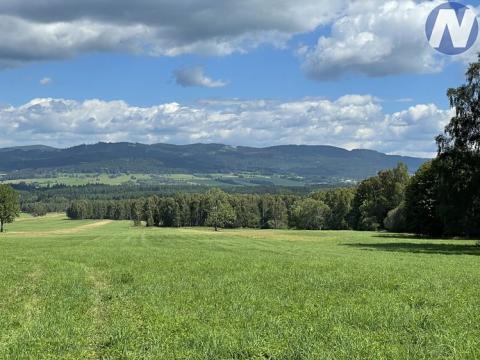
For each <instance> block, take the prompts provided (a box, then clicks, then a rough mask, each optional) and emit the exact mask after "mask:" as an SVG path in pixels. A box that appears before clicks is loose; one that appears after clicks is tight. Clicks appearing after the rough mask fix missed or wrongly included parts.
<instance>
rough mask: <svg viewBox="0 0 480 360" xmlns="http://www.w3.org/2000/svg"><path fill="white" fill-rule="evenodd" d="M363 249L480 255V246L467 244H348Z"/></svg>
mask: <svg viewBox="0 0 480 360" xmlns="http://www.w3.org/2000/svg"><path fill="white" fill-rule="evenodd" d="M345 246H350V247H354V248H358V249H362V250H377V251H391V252H402V253H407V252H408V253H416V254H441V255H475V256H480V246H477V245H465V244H459V245H455V244H438V243H437V244H434V243H424V244H420V243H379V244H346V245H345Z"/></svg>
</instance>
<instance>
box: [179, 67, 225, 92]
mask: <svg viewBox="0 0 480 360" xmlns="http://www.w3.org/2000/svg"><path fill="white" fill-rule="evenodd" d="M174 76H175V81H176V83H177V84H178V85H180V86H183V87H190V86H201V87H207V88H220V87H224V86H226V85H227V84H228V82H226V81H223V80H213V79H212V78H209V77H208V76H207V75H205V73H204V70H203V68H202V67H200V66H197V67H193V68H185V69H178V70H175V71H174Z"/></svg>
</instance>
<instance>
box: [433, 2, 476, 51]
mask: <svg viewBox="0 0 480 360" xmlns="http://www.w3.org/2000/svg"><path fill="white" fill-rule="evenodd" d="M425 29H426V33H427V39H428V42H429V43H430V45H431V46H432V47H433V48H434V49H435V50H437V51H439V52H441V53H443V54H447V55H458V54H461V53H464V52H465V51H467V50H468V49H470V48H471V47H472V46H473V45H474V44H475V41H476V40H477V37H478V21H477V16H476V14H475V12H474V11H473V10H472V9H471V8H469V7H468V6H465V5H463V4H460V3H456V2H448V3H445V4H442V5H440V6H437V7H436V8H435V9H433V11H432V12H431V13H430V15H429V16H428V19H427V24H426V28H425Z"/></svg>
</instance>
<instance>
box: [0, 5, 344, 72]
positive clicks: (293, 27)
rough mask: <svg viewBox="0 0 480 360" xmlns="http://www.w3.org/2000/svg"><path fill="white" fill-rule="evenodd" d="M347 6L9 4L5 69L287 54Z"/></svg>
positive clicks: (3, 40) (2, 50)
mask: <svg viewBox="0 0 480 360" xmlns="http://www.w3.org/2000/svg"><path fill="white" fill-rule="evenodd" d="M344 1H346V0H342V1H336V2H331V1H326V0H325V1H318V0H298V1H295V2H292V1H290V0H244V1H217V0H203V1H190V0H187V1H178V0H164V1H151V0H138V1H135V2H132V1H130V0H128V1H127V0H105V1H93V0H85V1H65V0H42V1H35V0H3V1H0V66H2V67H9V66H18V65H21V64H24V63H26V62H29V61H37V60H50V59H64V58H70V57H72V56H75V55H77V54H81V53H85V52H92V51H97V52H98V51H124V52H125V51H126V52H143V53H148V54H151V55H164V56H175V55H179V54H186V53H200V54H213V55H226V54H231V53H233V52H245V51H248V50H250V49H252V48H255V47H256V46H258V45H260V44H264V43H267V44H272V45H274V46H278V47H283V46H285V44H286V41H287V40H289V39H290V38H291V37H292V36H294V35H296V34H301V33H305V32H310V31H313V30H314V29H315V28H316V27H318V26H320V25H326V24H328V23H329V22H330V21H331V19H332V18H334V17H335V14H337V13H339V12H340V11H341V10H342V8H343V4H344Z"/></svg>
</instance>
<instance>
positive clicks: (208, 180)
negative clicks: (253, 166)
mask: <svg viewBox="0 0 480 360" xmlns="http://www.w3.org/2000/svg"><path fill="white" fill-rule="evenodd" d="M0 183H5V184H19V183H26V184H36V185H38V186H41V187H42V186H51V185H68V186H81V185H88V184H104V185H125V184H137V185H140V184H147V185H204V186H258V185H267V186H289V187H300V186H305V185H306V181H305V180H304V179H302V178H295V177H293V178H289V177H285V176H263V175H256V174H196V175H193V174H161V175H159V174H118V175H109V174H80V173H79V174H60V175H57V176H46V177H35V178H19V179H14V180H4V181H0Z"/></svg>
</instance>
